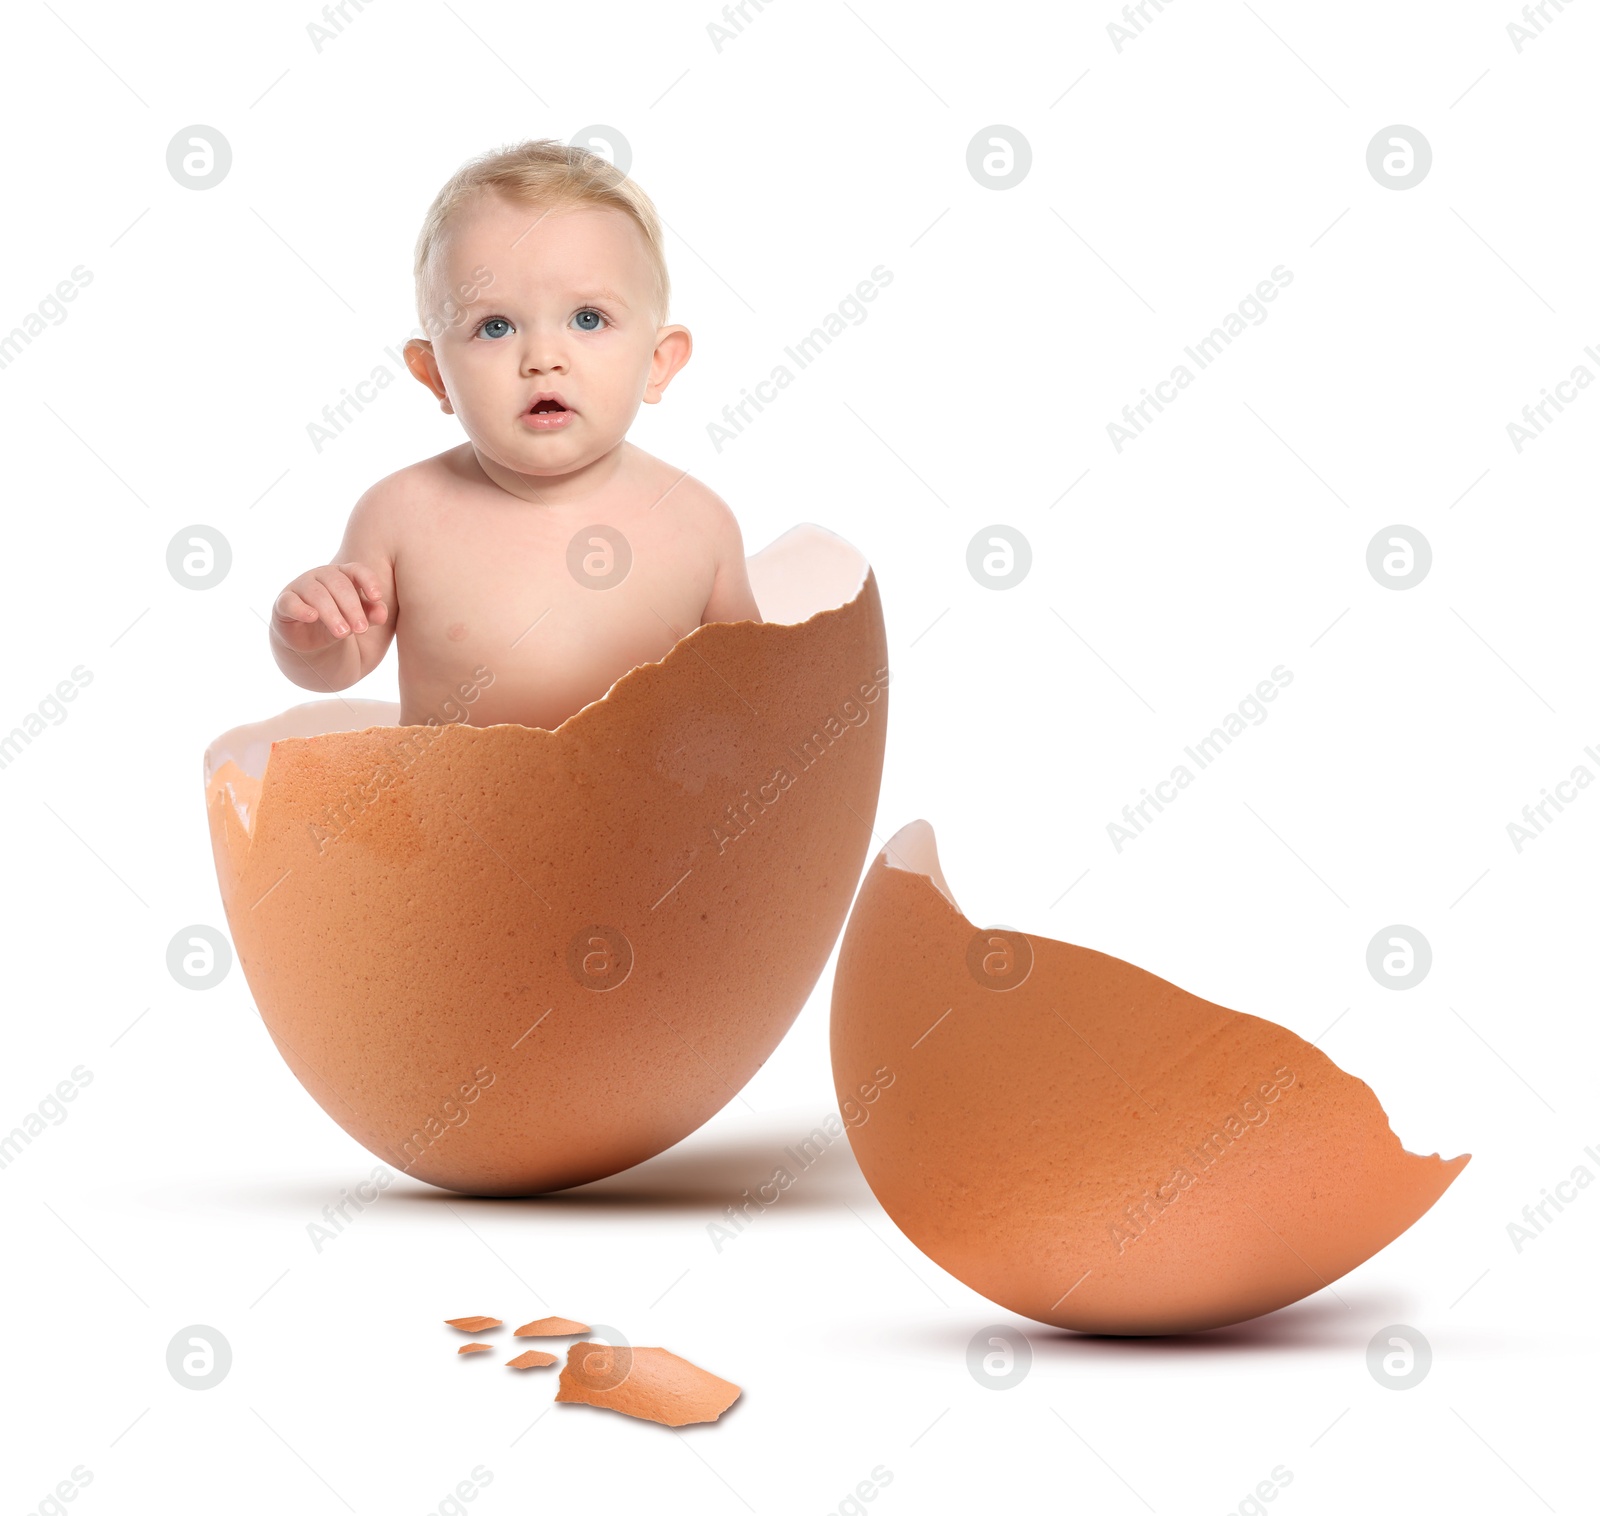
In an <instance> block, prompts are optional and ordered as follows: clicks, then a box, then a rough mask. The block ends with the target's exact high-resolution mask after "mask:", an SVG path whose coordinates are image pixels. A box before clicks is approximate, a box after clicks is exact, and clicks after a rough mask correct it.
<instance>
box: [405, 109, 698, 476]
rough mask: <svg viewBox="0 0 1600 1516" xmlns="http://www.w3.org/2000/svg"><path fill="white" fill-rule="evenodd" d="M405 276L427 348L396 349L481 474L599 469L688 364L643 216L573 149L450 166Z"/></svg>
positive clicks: (549, 148) (624, 184)
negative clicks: (411, 270)
mask: <svg viewBox="0 0 1600 1516" xmlns="http://www.w3.org/2000/svg"><path fill="white" fill-rule="evenodd" d="M415 272H416V281H417V314H418V316H419V317H420V318H421V321H422V329H423V331H424V332H426V333H427V338H426V339H420V338H413V339H412V340H411V341H410V342H408V343H407V344H406V348H405V355H406V363H407V366H408V367H409V368H410V369H411V372H412V373H413V374H414V375H415V376H416V377H417V378H418V379H419V380H421V381H422V383H424V384H425V385H427V387H428V388H429V389H430V390H432V391H433V393H434V394H435V395H437V396H438V398H439V402H440V405H441V406H442V408H443V409H444V410H445V411H447V412H451V413H453V414H454V415H455V416H457V417H458V418H459V419H460V421H461V425H462V427H463V428H464V429H465V430H466V433H467V436H468V437H469V438H470V439H471V440H472V443H473V446H474V447H475V448H476V450H477V453H478V456H479V459H480V461H482V462H483V463H484V464H485V467H486V470H487V471H488V472H489V473H490V475H491V477H495V473H496V467H498V469H500V470H506V471H509V472H511V473H515V474H520V475H544V476H553V475H564V474H571V473H574V472H576V471H577V470H579V469H582V468H584V467H586V466H587V465H589V464H592V463H594V462H596V461H597V460H599V459H601V458H604V457H605V456H606V455H607V454H608V453H610V452H611V451H612V450H613V449H614V448H616V447H617V446H618V445H619V444H620V443H621V441H622V439H623V438H624V437H625V436H626V434H627V430H628V428H629V426H631V425H632V423H633V418H634V416H635V415H636V414H637V412H638V409H639V403H640V401H648V402H650V403H651V404H654V403H655V402H656V401H658V400H659V399H660V398H661V394H662V391H663V390H665V389H666V387H667V384H668V382H669V381H670V380H671V378H672V376H673V375H674V374H675V373H677V371H678V370H679V369H680V368H682V367H683V365H684V364H685V363H686V362H687V361H688V358H689V352H690V347H691V343H690V338H689V333H688V330H687V329H686V328H684V327H682V326H668V325H666V319H667V301H668V296H669V286H668V280H667V265H666V259H665V257H664V256H663V254H662V248H661V226H660V222H659V221H658V220H657V218H656V213H655V207H654V206H653V205H651V203H650V199H649V197H648V196H647V195H646V194H645V193H644V191H643V190H641V189H640V188H639V187H638V185H636V184H635V183H634V182H633V181H632V180H631V179H629V178H628V177H627V176H626V175H625V174H622V173H619V172H618V171H617V169H616V168H614V167H613V166H612V165H611V164H609V163H607V162H606V161H605V159H603V158H601V157H598V156H597V155H595V154H593V153H589V152H586V151H584V150H583V149H582V148H577V147H567V146H564V145H563V144H561V143H559V142H554V141H548V140H546V141H540V142H525V143H522V144H521V145H520V146H517V147H512V148H507V149H505V150H503V151H501V152H496V153H489V154H486V155H485V156H483V157H481V158H476V159H474V160H473V161H472V162H470V163H468V164H466V165H465V166H464V167H462V168H461V169H459V170H458V171H457V172H456V174H455V175H454V176H453V177H452V178H451V179H450V181H449V182H448V183H447V184H446V185H445V186H444V188H443V189H441V190H440V191H439V193H438V195H437V196H435V198H434V202H433V204H432V206H430V207H429V209H428V215H427V219H426V220H425V221H424V222H423V225H422V232H421V235H420V236H419V237H418V238H417V252H416V268H415ZM541 396H555V397H557V398H556V400H555V401H546V400H542V399H541V398H540V397H541ZM557 405H559V406H560V407H564V409H556V408H553V407H555V406H557ZM497 482H500V483H505V482H506V481H504V480H503V479H502V480H497Z"/></svg>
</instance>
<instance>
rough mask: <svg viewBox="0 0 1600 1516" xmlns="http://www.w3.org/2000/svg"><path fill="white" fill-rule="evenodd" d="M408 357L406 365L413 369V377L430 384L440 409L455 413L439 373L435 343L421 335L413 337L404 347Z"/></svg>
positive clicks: (448, 414)
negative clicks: (434, 354) (426, 340)
mask: <svg viewBox="0 0 1600 1516" xmlns="http://www.w3.org/2000/svg"><path fill="white" fill-rule="evenodd" d="M402 351H403V352H404V353H405V357H406V367H407V368H408V369H410V370H411V374H412V377H413V378H415V379H416V380H418V381H419V382H420V383H422V384H425V385H427V386H428V388H429V389H430V390H432V391H433V393H434V395H435V396H437V398H438V401H439V409H440V410H442V411H443V412H444V413H445V414H446V415H447V416H450V415H454V414H455V413H454V411H452V410H451V407H450V397H449V395H447V394H446V393H445V388H444V380H443V378H441V377H440V374H439V363H438V360H437V359H436V358H435V357H434V356H433V344H432V343H431V342H425V341H424V340H423V339H422V338H421V337H413V338H412V339H411V340H410V341H409V342H408V343H406V345H405V347H404V348H403V349H402Z"/></svg>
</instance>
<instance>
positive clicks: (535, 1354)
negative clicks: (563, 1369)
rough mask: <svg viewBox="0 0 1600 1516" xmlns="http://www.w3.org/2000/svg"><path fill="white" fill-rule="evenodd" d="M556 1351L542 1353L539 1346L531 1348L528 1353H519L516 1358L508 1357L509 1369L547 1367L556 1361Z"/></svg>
mask: <svg viewBox="0 0 1600 1516" xmlns="http://www.w3.org/2000/svg"><path fill="white" fill-rule="evenodd" d="M556 1361H557V1360H556V1355H555V1354H554V1353H541V1352H540V1351H539V1350H538V1349H537V1348H529V1349H528V1351H527V1352H526V1353H518V1354H517V1356H516V1357H515V1358H508V1359H506V1367H507V1368H508V1369H547V1368H549V1367H550V1365H551V1364H552V1363H555V1362H556Z"/></svg>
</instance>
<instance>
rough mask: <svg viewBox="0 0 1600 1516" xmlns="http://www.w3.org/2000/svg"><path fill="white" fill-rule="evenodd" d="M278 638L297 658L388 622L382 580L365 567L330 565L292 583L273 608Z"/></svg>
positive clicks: (364, 565) (305, 574)
mask: <svg viewBox="0 0 1600 1516" xmlns="http://www.w3.org/2000/svg"><path fill="white" fill-rule="evenodd" d="M272 619H273V626H274V630H276V632H277V634H278V636H279V637H281V638H282V639H283V641H284V642H285V643H286V644H287V645H288V646H289V647H292V648H293V649H294V650H295V651H296V652H298V653H314V652H316V651H318V650H319V649H320V648H325V647H329V646H331V645H332V644H333V643H335V642H337V641H338V640H339V639H340V638H343V637H347V636H349V635H350V632H351V629H352V628H353V629H354V630H355V631H357V632H364V631H366V629H367V626H368V623H369V622H370V623H371V624H372V625H374V626H381V625H382V624H383V623H384V622H385V621H387V620H388V619H389V608H388V606H387V605H385V604H384V602H383V596H382V593H381V591H380V589H379V585H378V576H377V575H376V574H374V573H373V571H372V570H371V569H370V568H368V567H367V566H366V564H364V563H354V562H352V563H326V564H324V565H323V566H322V567H321V568H314V569H308V570H307V571H306V572H305V573H303V574H301V575H300V577H299V578H298V579H293V580H291V581H290V582H289V584H288V585H287V586H286V587H285V589H284V591H283V593H282V594H281V595H279V596H278V598H277V600H276V601H275V602H274V603H273V607H272Z"/></svg>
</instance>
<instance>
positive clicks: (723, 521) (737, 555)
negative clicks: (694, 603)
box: [700, 490, 761, 626]
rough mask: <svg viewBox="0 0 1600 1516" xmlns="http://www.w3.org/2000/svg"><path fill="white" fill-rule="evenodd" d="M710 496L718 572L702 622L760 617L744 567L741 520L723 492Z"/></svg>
mask: <svg viewBox="0 0 1600 1516" xmlns="http://www.w3.org/2000/svg"><path fill="white" fill-rule="evenodd" d="M706 494H707V496H708V497H709V499H708V501H707V504H708V505H709V508H710V509H709V512H708V515H709V525H710V536H711V544H712V551H713V553H714V554H715V556H716V564H717V575H716V578H715V579H714V580H713V581H712V584H711V594H710V596H709V597H708V598H707V600H706V608H705V610H703V611H702V612H701V613H700V624H701V625H702V626H704V625H705V624H706V623H707V622H708V621H759V620H761V608H760V607H759V606H758V605H757V604H756V596H755V591H754V590H752V589H751V588H750V575H749V572H748V571H747V570H746V568H745V560H744V537H743V536H742V534H741V533H740V531H739V523H738V520H737V519H736V518H735V516H734V514H733V511H732V510H731V509H729V507H728V503H727V502H726V501H725V500H723V499H722V497H721V496H720V495H715V494H712V492H711V491H710V490H707V491H706Z"/></svg>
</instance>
